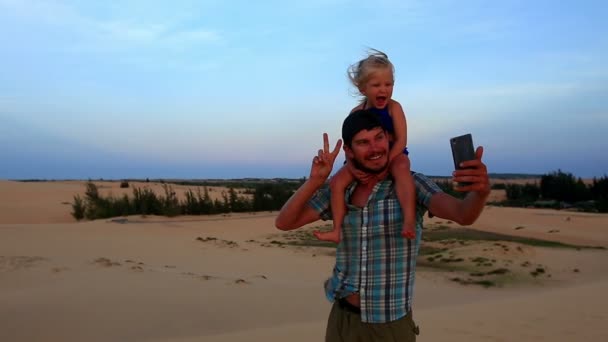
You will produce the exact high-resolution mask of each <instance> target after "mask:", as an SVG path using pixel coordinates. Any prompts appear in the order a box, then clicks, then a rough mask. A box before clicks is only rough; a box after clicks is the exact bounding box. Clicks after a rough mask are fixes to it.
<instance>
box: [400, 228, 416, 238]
mask: <svg viewBox="0 0 608 342" xmlns="http://www.w3.org/2000/svg"><path fill="white" fill-rule="evenodd" d="M401 236H403V237H404V238H406V239H410V240H414V239H415V238H416V232H415V230H414V227H411V226H403V229H402V230H401Z"/></svg>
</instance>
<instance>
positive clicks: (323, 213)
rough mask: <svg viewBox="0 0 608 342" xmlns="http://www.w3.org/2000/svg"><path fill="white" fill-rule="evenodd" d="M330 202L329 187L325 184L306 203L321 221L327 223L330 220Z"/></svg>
mask: <svg viewBox="0 0 608 342" xmlns="http://www.w3.org/2000/svg"><path fill="white" fill-rule="evenodd" d="M330 201H331V192H330V190H329V185H328V184H325V185H324V186H323V187H322V188H321V189H319V190H317V192H316V193H315V194H314V195H313V196H312V198H311V199H310V200H309V201H308V205H309V206H310V207H311V208H313V209H314V210H315V211H316V212H318V213H319V215H320V217H321V220H323V221H327V220H331V219H332V216H331V207H330Z"/></svg>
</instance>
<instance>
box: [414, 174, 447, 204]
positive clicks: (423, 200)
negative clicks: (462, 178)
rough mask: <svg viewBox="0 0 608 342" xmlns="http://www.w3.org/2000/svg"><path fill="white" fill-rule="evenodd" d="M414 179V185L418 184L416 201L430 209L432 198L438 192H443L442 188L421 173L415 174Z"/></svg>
mask: <svg viewBox="0 0 608 342" xmlns="http://www.w3.org/2000/svg"><path fill="white" fill-rule="evenodd" d="M412 177H413V178H414V184H416V200H417V201H418V203H420V204H422V205H424V206H425V207H426V208H428V207H429V203H430V201H431V197H433V195H434V194H436V193H438V192H442V190H441V188H439V186H438V185H437V184H436V183H435V182H433V181H432V180H431V179H429V178H428V177H427V176H425V175H423V174H421V173H413V174H412Z"/></svg>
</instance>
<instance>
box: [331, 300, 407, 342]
mask: <svg viewBox="0 0 608 342" xmlns="http://www.w3.org/2000/svg"><path fill="white" fill-rule="evenodd" d="M418 334H419V330H418V326H416V323H414V319H413V314H412V312H410V313H409V314H408V315H407V316H405V317H403V318H400V319H398V320H396V321H392V322H388V323H363V322H361V315H360V314H357V313H355V312H353V311H352V310H349V309H348V308H346V307H344V306H343V305H341V304H340V303H339V302H338V301H336V302H334V305H333V306H332V308H331V312H330V313H329V319H328V320H327V330H326V331H325V342H376V341H377V342H380V341H382V342H385V341H386V342H414V341H416V335H418Z"/></svg>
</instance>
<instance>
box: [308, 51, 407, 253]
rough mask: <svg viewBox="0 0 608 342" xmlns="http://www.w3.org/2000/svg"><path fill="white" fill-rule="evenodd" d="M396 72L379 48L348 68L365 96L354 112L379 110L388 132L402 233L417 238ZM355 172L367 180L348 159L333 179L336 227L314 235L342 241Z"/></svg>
mask: <svg viewBox="0 0 608 342" xmlns="http://www.w3.org/2000/svg"><path fill="white" fill-rule="evenodd" d="M393 74H394V67H393V64H392V63H391V62H390V61H389V59H388V57H387V55H386V54H384V53H383V52H380V51H378V50H371V51H370V53H369V55H368V56H367V58H364V59H362V60H361V61H359V62H358V63H356V64H353V65H351V66H350V67H349V69H348V76H349V78H350V80H351V82H352V84H353V85H354V86H355V87H357V89H358V90H359V93H360V94H361V95H362V96H363V101H362V102H361V104H360V105H358V106H357V107H355V108H353V109H352V110H351V113H352V112H353V111H355V110H360V109H367V110H370V111H372V112H374V113H376V114H378V116H379V117H380V121H381V122H382V126H383V127H384V129H385V130H386V131H387V132H388V133H389V139H390V142H391V143H390V152H389V167H390V173H391V175H392V176H393V178H394V179H395V191H396V192H397V198H398V199H399V203H400V204H401V210H402V213H403V218H404V220H403V222H404V224H403V228H402V232H401V235H402V236H404V237H405V238H408V239H414V238H415V236H416V234H415V232H414V227H415V223H416V216H415V207H416V198H415V196H416V195H415V188H414V179H413V178H412V175H411V173H410V160H409V158H408V157H407V149H406V145H407V124H406V121H405V114H404V112H403V109H402V108H401V105H400V104H399V103H398V102H397V101H395V100H393V99H391V97H392V95H393V84H394V77H393V76H394V75H393ZM355 173H358V177H357V179H359V181H365V177H366V176H369V175H362V174H361V171H358V170H357V169H354V168H353V166H352V164H351V163H350V162H349V161H347V164H346V166H344V167H342V169H340V171H338V172H337V173H336V174H335V175H334V176H333V177H332V179H331V180H330V188H331V208H332V213H333V230H332V231H330V232H326V233H321V232H315V236H316V237H317V238H318V239H319V240H324V241H333V242H336V243H338V242H340V232H341V230H342V223H343V222H344V216H345V215H346V210H347V208H346V203H345V198H344V193H345V191H346V188H347V187H348V185H350V184H351V183H352V182H353V181H355Z"/></svg>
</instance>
